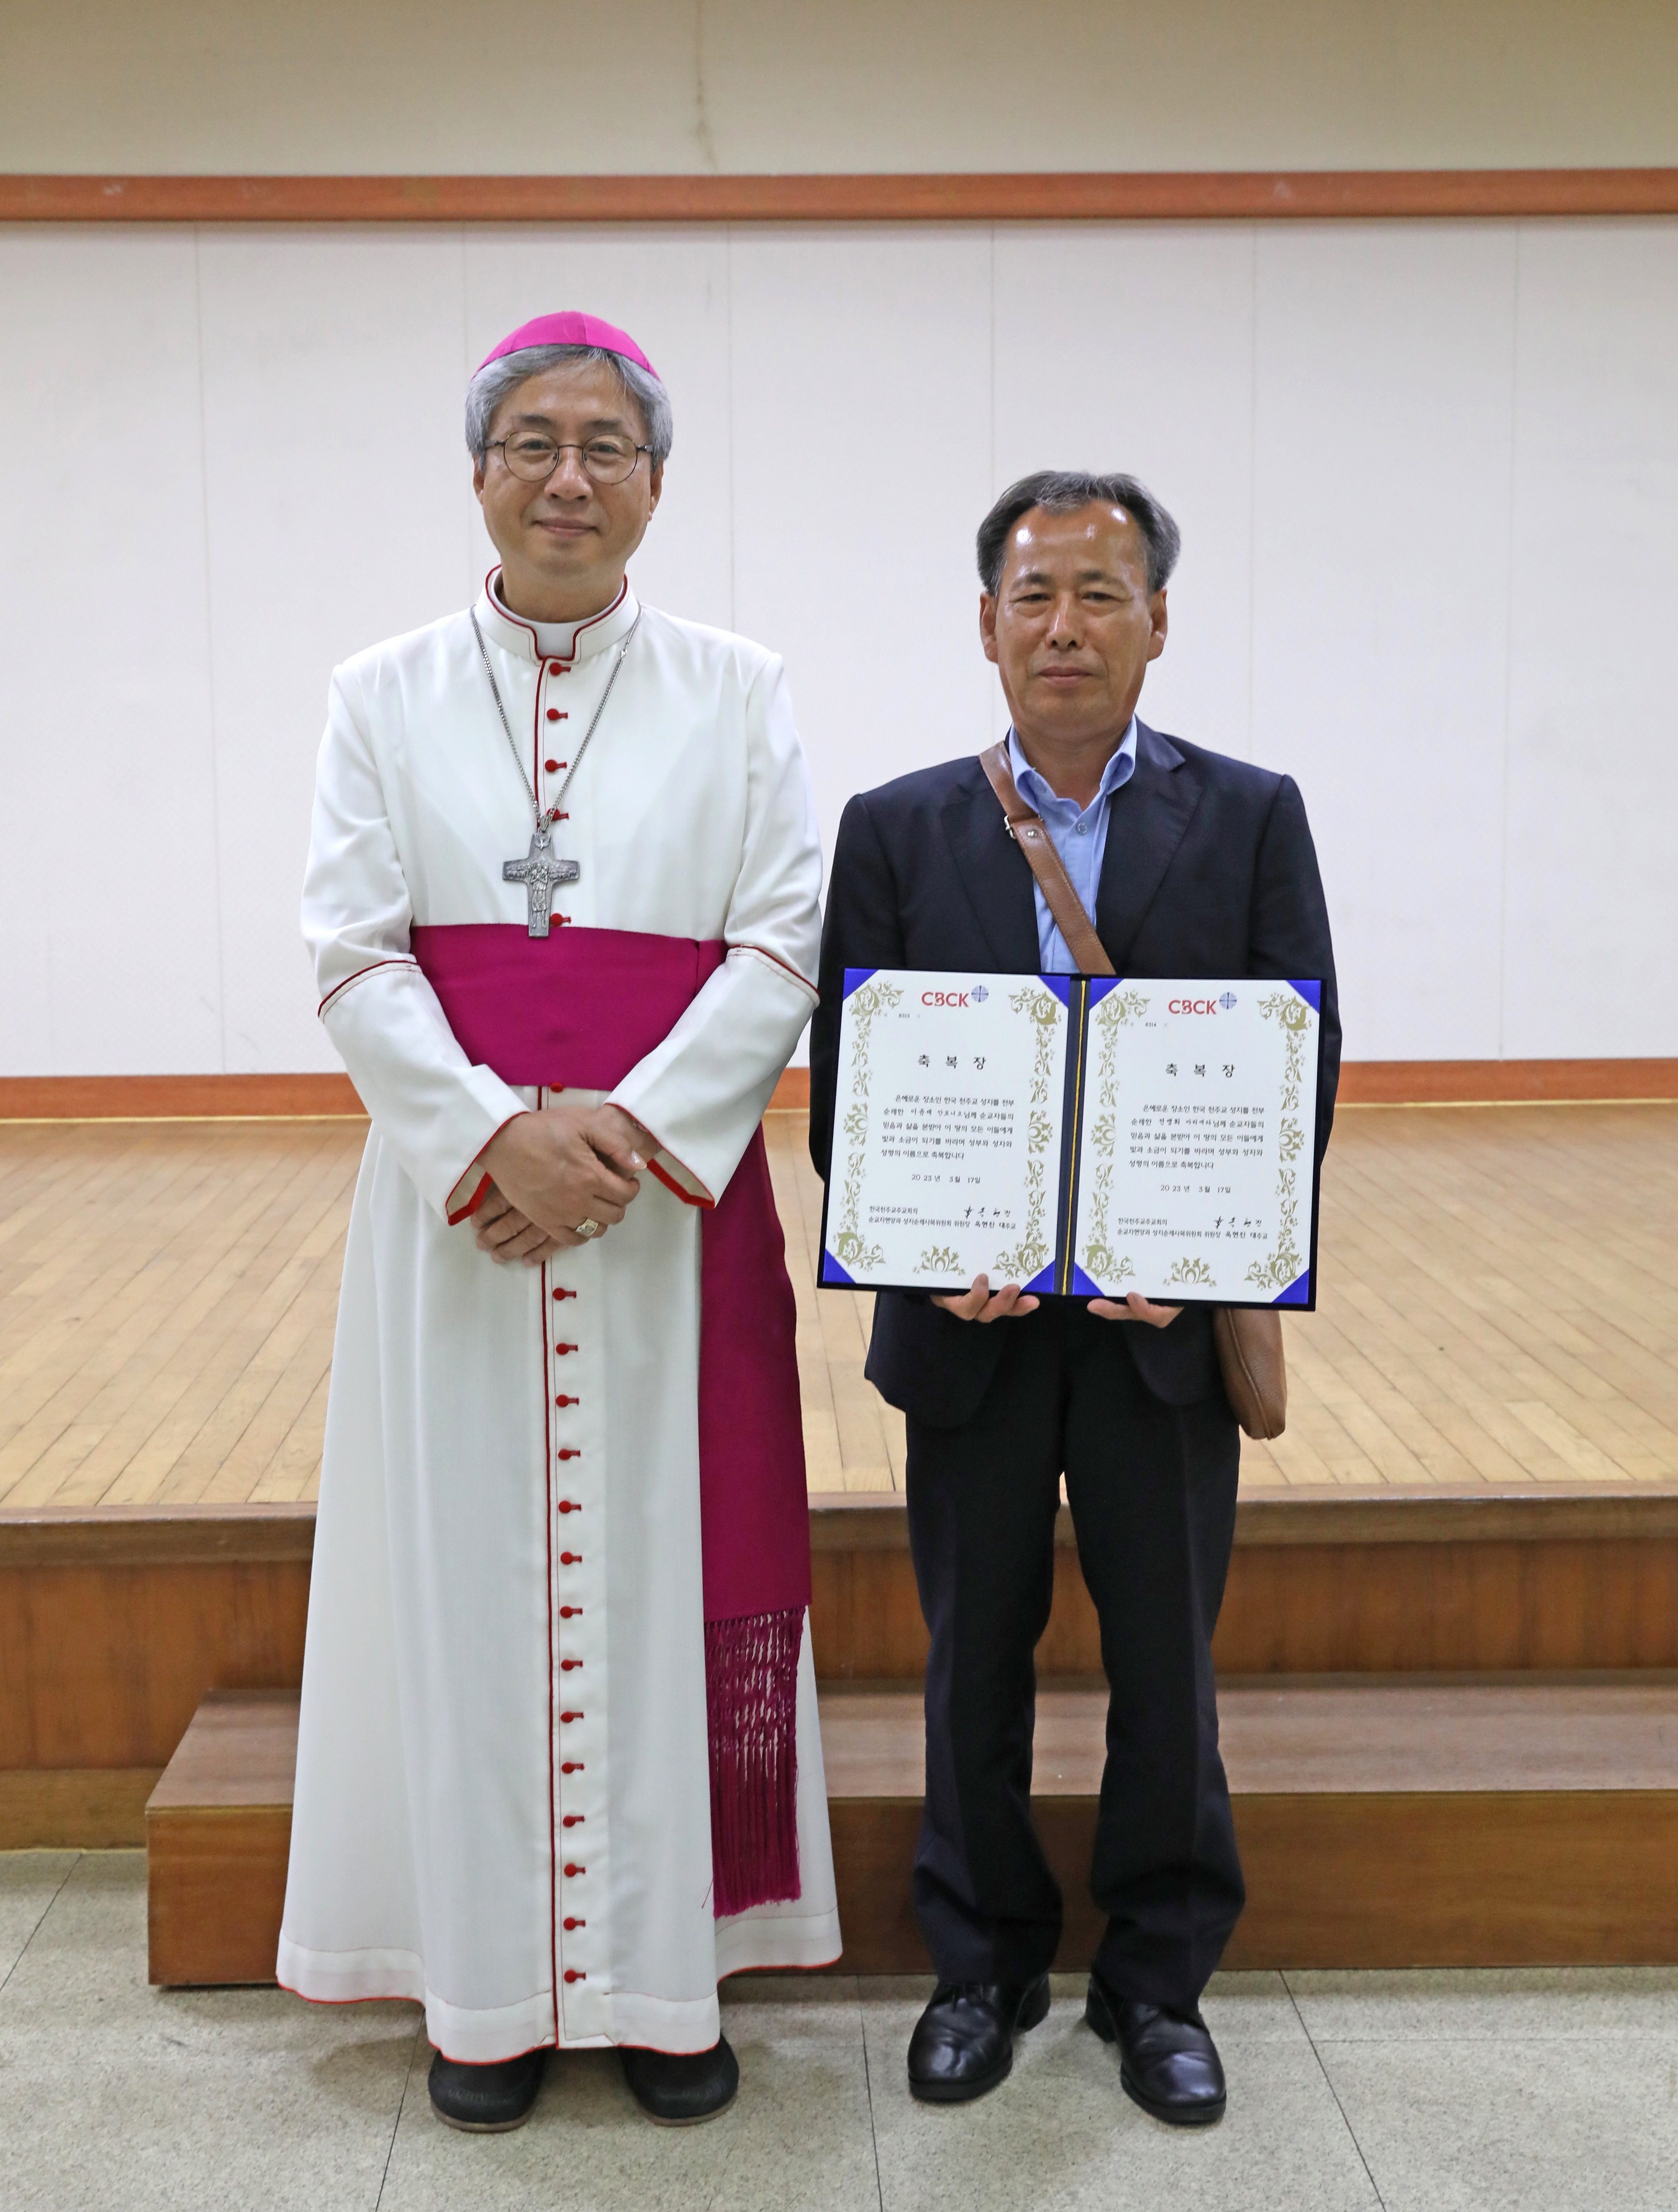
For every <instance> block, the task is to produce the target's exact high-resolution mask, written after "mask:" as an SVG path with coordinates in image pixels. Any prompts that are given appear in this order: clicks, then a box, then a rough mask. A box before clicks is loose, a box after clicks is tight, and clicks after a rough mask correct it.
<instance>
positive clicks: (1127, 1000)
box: [818, 968, 1322, 1308]
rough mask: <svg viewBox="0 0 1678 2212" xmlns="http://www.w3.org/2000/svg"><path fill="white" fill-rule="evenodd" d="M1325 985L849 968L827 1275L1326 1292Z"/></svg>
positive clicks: (1097, 1290) (1176, 1291)
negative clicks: (1321, 1254)
mask: <svg viewBox="0 0 1678 2212" xmlns="http://www.w3.org/2000/svg"><path fill="white" fill-rule="evenodd" d="M1321 1025H1322V985H1321V983H1320V982H1317V981H1281V980H1277V981H1267V980H1260V979H1255V978H1252V977H1249V976H1232V977H1225V976H1211V977H1207V976H1164V977H1161V976H1105V975H1103V976H1086V975H977V974H955V973H944V972H934V971H932V970H927V969H884V968H880V969H875V968H852V969H847V970H846V972H845V1000H844V1006H843V1008H842V1015H841V1020H840V1036H839V1071H838V1080H837V1087H836V1097H835V1105H834V1120H833V1152H832V1159H831V1163H830V1170H829V1174H828V1182H827V1192H826V1197H825V1200H824V1204H823V1208H822V1257H821V1267H820V1271H819V1274H818V1282H819V1283H820V1284H821V1285H823V1286H824V1288H828V1289H836V1290H866V1291H877V1290H898V1291H940V1292H943V1291H964V1290H965V1289H966V1288H967V1287H968V1285H970V1283H971V1282H972V1280H973V1279H974V1278H975V1276H976V1275H979V1274H985V1275H988V1277H989V1279H990V1283H991V1287H992V1288H993V1289H994V1290H999V1289H1000V1288H1001V1287H1002V1286H1003V1285H1004V1284H1006V1283H1021V1284H1023V1285H1024V1286H1025V1288H1026V1289H1027V1290H1029V1291H1033V1292H1034V1293H1036V1294H1037V1295H1038V1296H1040V1297H1041V1296H1047V1297H1083V1298H1090V1297H1111V1298H1122V1297H1125V1296H1126V1295H1127V1293H1128V1292H1130V1291H1139V1292H1140V1294H1141V1295H1142V1296H1144V1297H1148V1298H1152V1299H1155V1300H1157V1301H1158V1302H1159V1303H1162V1304H1170V1305H1236V1306H1271V1305H1274V1306H1298V1307H1305V1308H1309V1307H1311V1306H1313V1305H1315V1304H1316V1176H1315V1172H1314V1168H1315V1161H1316V1073H1317V1051H1318V1042H1319V1035H1320V1030H1321Z"/></svg>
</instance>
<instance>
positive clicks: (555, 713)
mask: <svg viewBox="0 0 1678 2212" xmlns="http://www.w3.org/2000/svg"><path fill="white" fill-rule="evenodd" d="M548 720H550V722H562V721H563V720H565V717H564V715H563V714H561V713H560V711H559V709H558V708H557V707H550V708H549V709H548Z"/></svg>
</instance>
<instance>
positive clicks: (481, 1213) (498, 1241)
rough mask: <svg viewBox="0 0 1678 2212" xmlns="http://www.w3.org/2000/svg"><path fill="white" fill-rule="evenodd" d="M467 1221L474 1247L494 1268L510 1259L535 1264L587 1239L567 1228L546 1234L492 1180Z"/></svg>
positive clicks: (506, 1264) (537, 1265)
mask: <svg viewBox="0 0 1678 2212" xmlns="http://www.w3.org/2000/svg"><path fill="white" fill-rule="evenodd" d="M471 1224H472V1228H473V1231H474V1232H475V1234H476V1236H477V1249H478V1250H479V1251H480V1252H487V1253H488V1254H489V1257H490V1258H491V1259H492V1260H493V1261H495V1265H496V1266H497V1267H506V1266H508V1264H509V1262H510V1261H514V1260H522V1261H524V1263H525V1265H526V1267H541V1266H542V1265H543V1264H544V1261H549V1260H551V1259H552V1258H553V1256H554V1255H555V1253H556V1252H562V1251H564V1250H565V1249H566V1248H567V1246H568V1245H572V1244H581V1243H585V1242H586V1241H587V1240H586V1239H585V1238H583V1237H579V1236H578V1234H577V1232H576V1231H575V1229H570V1230H567V1231H565V1232H564V1234H563V1235H562V1236H559V1237H550V1236H549V1234H548V1232H547V1231H546V1230H545V1229H538V1227H537V1225H536V1224H535V1223H534V1222H533V1221H532V1219H531V1218H530V1217H529V1216H528V1215H527V1214H523V1213H520V1211H519V1209H518V1207H517V1206H514V1205H513V1204H512V1203H511V1202H510V1201H509V1200H508V1198H507V1197H506V1195H505V1194H503V1193H502V1192H501V1191H499V1190H497V1189H496V1188H495V1185H494V1183H491V1184H490V1186H489V1189H488V1190H486V1191H485V1192H484V1194H483V1200H482V1201H481V1202H480V1204H479V1206H478V1208H477V1212H476V1213H474V1214H473V1215H472V1217H471Z"/></svg>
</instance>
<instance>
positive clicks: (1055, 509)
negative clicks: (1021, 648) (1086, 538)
mask: <svg viewBox="0 0 1678 2212" xmlns="http://www.w3.org/2000/svg"><path fill="white" fill-rule="evenodd" d="M1096 506H1100V507H1123V508H1124V510H1125V512H1126V513H1128V515H1129V516H1130V518H1131V520H1133V521H1134V523H1135V525H1136V527H1137V529H1138V530H1140V532H1141V533H1142V543H1143V544H1144V545H1145V546H1146V548H1147V564H1148V591H1149V592H1150V594H1152V593H1153V592H1163V591H1164V588H1165V586H1166V585H1167V584H1168V583H1169V582H1170V576H1171V571H1172V569H1173V568H1176V564H1177V556H1178V554H1179V553H1181V552H1182V550H1183V532H1181V531H1180V530H1179V529H1178V528H1177V526H1176V522H1175V521H1174V520H1172V518H1171V516H1170V514H1169V513H1167V512H1166V511H1165V509H1164V507H1162V506H1161V505H1160V503H1159V501H1158V500H1157V499H1156V498H1155V497H1154V495H1153V494H1152V492H1151V491H1150V490H1149V489H1148V488H1147V486H1146V484H1145V483H1139V482H1138V481H1137V479H1136V478H1135V477H1125V476H1110V477H1095V476H1089V475H1086V474H1085V472H1084V471H1082V470H1079V469H1039V470H1038V471H1037V474H1036V475H1035V476H1029V477H1021V478H1020V479H1019V481H1018V483H1011V484H1010V485H1009V486H1008V489H1006V491H1005V492H1004V493H1003V495H1002V496H1001V498H1000V499H999V500H998V501H997V502H996V504H995V506H994V507H992V509H991V511H990V513H988V515H987V516H986V517H985V519H984V520H983V521H982V523H981V524H980V525H979V540H978V552H979V580H980V582H981V583H982V585H983V586H984V587H985V589H986V590H987V591H988V592H989V593H990V594H991V596H992V597H993V598H994V597H995V594H996V592H997V591H998V589H999V587H1000V585H1001V581H1002V563H1003V561H1004V559H1005V558H1006V554H1007V550H1008V536H1009V532H1011V531H1012V528H1013V526H1014V525H1015V523H1017V522H1018V520H1019V518H1020V517H1021V515H1022V514H1029V513H1031V509H1032V508H1033V507H1042V508H1043V512H1044V513H1046V514H1075V513H1077V511H1078V509H1079V507H1096Z"/></svg>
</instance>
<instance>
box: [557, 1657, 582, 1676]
mask: <svg viewBox="0 0 1678 2212" xmlns="http://www.w3.org/2000/svg"><path fill="white" fill-rule="evenodd" d="M581 1664H582V1661H581V1659H562V1660H561V1661H560V1662H559V1671H560V1673H561V1674H569V1673H570V1671H571V1669H572V1668H574V1667H581Z"/></svg>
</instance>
